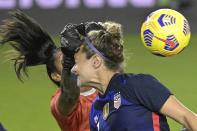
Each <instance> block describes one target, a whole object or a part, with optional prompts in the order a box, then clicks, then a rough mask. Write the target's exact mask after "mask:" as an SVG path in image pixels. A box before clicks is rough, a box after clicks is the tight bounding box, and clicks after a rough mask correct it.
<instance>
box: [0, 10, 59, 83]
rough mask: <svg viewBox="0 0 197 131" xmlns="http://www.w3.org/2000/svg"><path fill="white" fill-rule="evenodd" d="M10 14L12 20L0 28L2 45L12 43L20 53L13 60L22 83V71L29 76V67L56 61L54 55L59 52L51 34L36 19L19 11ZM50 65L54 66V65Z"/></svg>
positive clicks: (8, 20) (0, 42)
mask: <svg viewBox="0 0 197 131" xmlns="http://www.w3.org/2000/svg"><path fill="white" fill-rule="evenodd" d="M9 14H10V15H11V16H12V19H7V20H4V24H3V25H1V26H0V35H1V37H2V39H1V40H0V45H3V44H5V43H7V42H10V45H11V46H12V47H13V48H14V50H16V51H17V52H18V53H19V55H18V56H17V57H14V58H12V60H14V61H15V62H14V68H15V72H16V74H17V77H18V79H19V80H21V81H22V78H21V70H22V71H23V72H24V74H25V75H26V76H28V74H27V70H26V69H27V67H28V66H36V65H40V64H48V63H50V62H51V61H54V60H52V59H53V54H54V53H55V52H56V51H57V47H56V46H55V44H54V42H53V41H52V39H51V37H50V36H49V34H48V33H47V32H46V31H45V30H43V29H42V27H41V26H40V25H39V24H38V23H37V22H36V21H35V20H34V19H32V18H31V17H29V16H27V15H26V14H24V13H23V12H21V11H19V10H16V11H12V12H9ZM50 64H52V65H53V63H50ZM52 65H51V66H52ZM48 68H49V70H52V69H50V68H51V67H47V70H48ZM52 68H54V67H52ZM49 74H50V72H49ZM49 77H50V76H49Z"/></svg>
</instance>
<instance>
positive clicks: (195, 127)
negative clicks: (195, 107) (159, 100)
mask: <svg viewBox="0 0 197 131" xmlns="http://www.w3.org/2000/svg"><path fill="white" fill-rule="evenodd" d="M160 113H162V114H163V115H166V116H168V117H170V118H172V119H174V120H175V121H177V122H178V123H180V124H182V125H183V126H184V127H186V128H187V129H188V131H197V115H196V114H194V113H193V112H192V111H190V110H189V109H188V108H186V107H185V106H184V105H183V104H181V102H179V101H178V100H177V99H176V98H175V97H174V96H173V95H171V96H170V97H169V98H168V99H167V101H166V102H165V104H164V105H163V106H162V108H161V109H160Z"/></svg>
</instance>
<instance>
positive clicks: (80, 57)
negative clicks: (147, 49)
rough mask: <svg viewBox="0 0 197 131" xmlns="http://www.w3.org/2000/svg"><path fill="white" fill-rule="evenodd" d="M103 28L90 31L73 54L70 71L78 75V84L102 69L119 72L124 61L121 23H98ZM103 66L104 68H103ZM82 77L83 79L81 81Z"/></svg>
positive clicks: (102, 70)
mask: <svg viewBox="0 0 197 131" xmlns="http://www.w3.org/2000/svg"><path fill="white" fill-rule="evenodd" d="M100 24H101V25H102V26H104V27H105V28H106V31H104V30H95V31H90V32H89V33H88V35H87V37H86V38H85V39H84V42H83V43H82V45H81V47H80V50H79V51H78V52H77V53H76V54H75V60H76V64H75V65H74V66H73V68H72V72H73V73H75V74H76V75H78V85H79V86H81V85H80V83H81V82H82V83H83V82H84V83H85V81H86V82H87V81H89V78H93V77H92V75H93V74H94V75H96V74H97V73H98V72H104V70H108V71H112V72H120V71H122V70H123V67H122V63H123V61H124V54H123V45H122V43H123V41H122V30H121V25H120V24H118V23H114V22H105V23H100ZM103 67H104V68H103ZM82 79H83V81H82Z"/></svg>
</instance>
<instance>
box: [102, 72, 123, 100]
mask: <svg viewBox="0 0 197 131" xmlns="http://www.w3.org/2000/svg"><path fill="white" fill-rule="evenodd" d="M119 74H120V73H115V74H114V75H113V76H112V78H111V80H110V81H109V84H108V86H107V89H106V91H105V93H104V94H103V95H101V94H99V97H100V98H105V97H106V95H107V93H108V91H109V89H110V87H111V86H113V83H114V81H117V80H116V79H117V76H118V75H119Z"/></svg>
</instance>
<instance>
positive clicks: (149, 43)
mask: <svg viewBox="0 0 197 131" xmlns="http://www.w3.org/2000/svg"><path fill="white" fill-rule="evenodd" d="M190 35H191V32H190V26H189V23H188V21H187V19H186V18H185V17H184V16H183V15H182V14H180V13H179V12H177V11H175V10H172V9H159V10H156V11H154V12H152V13H151V14H150V15H149V16H148V17H147V18H146V20H145V21H144V23H143V24H142V28H141V39H142V42H143V44H144V46H145V47H146V48H147V49H148V50H149V51H150V52H151V53H152V54H155V55H158V56H173V55H175V54H178V53H180V52H181V51H182V50H183V49H184V48H185V47H186V46H187V45H188V43H189V40H190Z"/></svg>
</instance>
